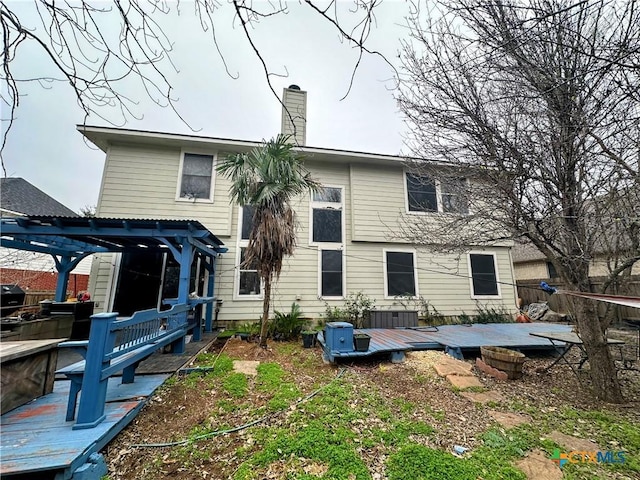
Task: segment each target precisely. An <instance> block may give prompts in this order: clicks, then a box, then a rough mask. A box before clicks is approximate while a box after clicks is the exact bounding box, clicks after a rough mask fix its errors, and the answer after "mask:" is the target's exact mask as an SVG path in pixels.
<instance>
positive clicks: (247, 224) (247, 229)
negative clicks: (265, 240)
mask: <svg viewBox="0 0 640 480" xmlns="http://www.w3.org/2000/svg"><path fill="white" fill-rule="evenodd" d="M255 212H256V209H255V207H252V206H249V205H245V206H244V207H242V210H241V215H242V222H240V225H241V227H240V240H249V236H250V235H251V230H252V229H253V214H254V213H255Z"/></svg>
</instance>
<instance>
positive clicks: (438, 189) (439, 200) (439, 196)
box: [402, 169, 471, 216]
mask: <svg viewBox="0 0 640 480" xmlns="http://www.w3.org/2000/svg"><path fill="white" fill-rule="evenodd" d="M408 174H412V175H416V176H418V177H419V176H421V175H420V174H416V173H413V172H409V171H407V170H406V169H404V170H403V175H402V178H403V185H404V210H405V212H406V213H407V214H408V215H433V214H435V213H444V214H446V215H465V216H466V215H469V213H470V211H471V207H470V206H469V205H467V213H458V212H445V211H444V207H443V202H442V182H441V181H440V179H439V178H433V177H429V176H428V175H422V176H426V177H429V178H431V179H432V180H433V181H434V183H435V185H436V203H437V207H438V208H437V210H434V211H429V212H416V211H414V210H409V190H408V188H407V175H408ZM464 181H465V183H466V184H467V186H469V179H468V178H466V177H465V178H464Z"/></svg>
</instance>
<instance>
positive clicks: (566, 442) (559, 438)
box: [549, 430, 600, 453]
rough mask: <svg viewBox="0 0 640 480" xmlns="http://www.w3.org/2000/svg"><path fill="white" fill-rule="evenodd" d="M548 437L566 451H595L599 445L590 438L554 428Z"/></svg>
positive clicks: (598, 448)
mask: <svg viewBox="0 0 640 480" xmlns="http://www.w3.org/2000/svg"><path fill="white" fill-rule="evenodd" d="M549 438H550V439H551V440H553V441H554V442H556V443H557V444H558V445H560V446H562V447H564V448H565V449H566V450H567V453H568V452H573V451H579V452H597V451H598V450H600V447H598V445H597V444H596V443H594V442H592V441H591V440H587V439H585V438H579V437H574V436H572V435H566V434H564V433H561V432H558V431H556V430H554V431H553V432H551V433H550V434H549Z"/></svg>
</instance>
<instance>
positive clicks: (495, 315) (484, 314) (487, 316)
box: [473, 304, 514, 323]
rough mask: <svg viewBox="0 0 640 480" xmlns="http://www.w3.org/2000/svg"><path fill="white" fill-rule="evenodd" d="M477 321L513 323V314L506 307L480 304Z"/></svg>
mask: <svg viewBox="0 0 640 480" xmlns="http://www.w3.org/2000/svg"><path fill="white" fill-rule="evenodd" d="M473 321H474V322H475V323H513V321H514V319H513V316H512V315H511V314H510V313H509V312H508V311H507V310H506V309H505V308H504V307H500V308H494V307H487V306H484V307H483V306H482V305H480V304H478V309H477V313H476V315H475V317H474V319H473Z"/></svg>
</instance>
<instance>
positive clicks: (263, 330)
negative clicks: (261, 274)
mask: <svg viewBox="0 0 640 480" xmlns="http://www.w3.org/2000/svg"><path fill="white" fill-rule="evenodd" d="M270 300H271V276H270V275H269V276H268V277H267V278H265V279H264V299H263V300H262V321H261V322H260V346H261V347H262V348H267V327H268V326H269V304H270Z"/></svg>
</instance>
